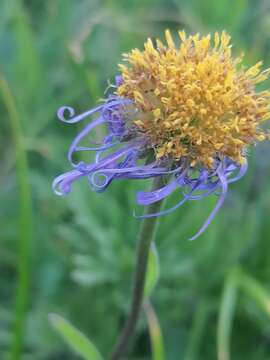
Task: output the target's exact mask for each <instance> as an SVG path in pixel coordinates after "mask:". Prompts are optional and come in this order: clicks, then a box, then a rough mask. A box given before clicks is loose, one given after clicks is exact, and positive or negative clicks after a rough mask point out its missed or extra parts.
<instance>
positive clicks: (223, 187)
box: [190, 170, 228, 240]
mask: <svg viewBox="0 0 270 360" xmlns="http://www.w3.org/2000/svg"><path fill="white" fill-rule="evenodd" d="M217 174H218V177H219V180H220V184H221V194H220V197H219V199H218V202H217V203H216V206H215V207H214V209H213V210H212V212H211V214H210V215H209V216H208V218H207V220H206V221H205V223H204V224H203V226H202V227H201V228H200V230H199V231H198V232H197V234H196V235H194V236H193V237H192V238H191V239H190V240H195V239H197V238H198V237H199V236H200V235H201V234H202V233H203V232H204V231H205V230H206V229H207V228H208V226H209V225H210V223H211V222H212V220H213V219H214V217H215V216H216V214H217V213H218V211H219V209H220V208H221V206H222V205H223V203H224V200H225V197H226V194H227V190H228V182H227V179H226V177H225V176H224V173H223V172H222V170H218V173H217Z"/></svg>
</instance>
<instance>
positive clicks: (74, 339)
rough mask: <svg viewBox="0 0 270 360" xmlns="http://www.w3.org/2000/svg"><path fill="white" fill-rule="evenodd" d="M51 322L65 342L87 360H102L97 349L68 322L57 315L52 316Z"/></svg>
mask: <svg viewBox="0 0 270 360" xmlns="http://www.w3.org/2000/svg"><path fill="white" fill-rule="evenodd" d="M50 321H51V323H52V325H53V327H54V328H55V330H57V332H58V333H59V334H60V335H61V336H62V337H63V339H64V340H65V342H66V343H67V344H68V345H69V346H70V347H71V348H72V349H73V351H75V352H76V353H77V354H79V355H80V356H81V357H82V358H83V359H85V360H102V357H101V355H100V353H99V352H98V350H97V349H96V347H95V346H94V345H93V344H92V343H91V342H90V340H88V339H87V338H86V337H85V335H83V334H82V333H81V332H80V331H79V330H77V329H76V328H75V327H74V326H72V325H71V324H70V323H69V322H68V321H67V320H65V319H64V318H62V317H61V316H59V315H56V314H50Z"/></svg>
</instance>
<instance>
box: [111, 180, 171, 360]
mask: <svg viewBox="0 0 270 360" xmlns="http://www.w3.org/2000/svg"><path fill="white" fill-rule="evenodd" d="M165 181H166V180H165V177H162V176H159V177H156V178H154V181H153V185H152V191H153V190H156V189H159V188H160V187H162V186H164V183H165ZM162 204H163V200H161V201H159V202H156V203H153V204H151V205H149V206H148V207H147V208H146V211H145V214H151V213H156V212H158V211H160V209H161V206H162ZM157 224H158V218H157V217H151V218H145V219H144V220H143V221H142V224H141V228H140V231H139V234H138V240H137V257H136V267H135V273H134V280H133V293H132V301H131V308H130V312H129V315H128V318H127V320H126V323H125V325H124V328H123V330H122V332H121V334H120V336H119V338H118V341H117V342H116V345H115V347H114V349H113V351H112V353H111V356H110V357H109V359H110V360H118V359H120V358H121V357H122V356H123V355H124V354H125V352H126V349H127V346H128V343H129V340H130V338H131V337H132V335H133V334H134V331H135V328H136V324H137V322H138V319H139V315H140V311H141V307H142V302H143V295H144V285H145V278H146V271H147V263H148V255H149V250H150V245H151V243H152V241H153V240H154V238H155V234H156V229H157Z"/></svg>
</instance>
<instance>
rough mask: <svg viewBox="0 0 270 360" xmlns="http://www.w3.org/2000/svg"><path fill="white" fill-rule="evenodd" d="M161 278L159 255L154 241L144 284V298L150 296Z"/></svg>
mask: <svg viewBox="0 0 270 360" xmlns="http://www.w3.org/2000/svg"><path fill="white" fill-rule="evenodd" d="M158 279H159V257H158V252H157V249H156V246H155V244H154V243H152V245H151V248H150V252H149V257H148V264H147V273H146V280H145V286H144V298H149V297H150V296H151V294H152V292H153V290H154V288H155V286H156V284H157V282H158Z"/></svg>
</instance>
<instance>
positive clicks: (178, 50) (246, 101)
mask: <svg viewBox="0 0 270 360" xmlns="http://www.w3.org/2000/svg"><path fill="white" fill-rule="evenodd" d="M165 36H166V42H167V44H166V45H164V44H163V43H162V42H161V41H160V40H157V41H156V46H154V45H153V43H152V41H151V39H148V40H147V42H146V43H145V45H144V50H143V51H140V50H138V49H134V50H132V51H131V52H130V53H129V54H125V55H124V60H126V61H127V62H128V65H127V66H125V65H122V64H121V65H119V66H120V70H121V72H122V77H123V82H122V84H121V85H120V86H119V87H118V89H117V95H119V96H122V97H126V98H129V99H132V100H133V101H134V103H135V105H136V108H137V109H138V111H137V114H136V118H135V119H134V123H135V124H136V127H137V129H138V131H139V132H141V133H142V134H144V135H145V136H147V138H148V139H149V142H150V144H151V146H152V147H153V148H154V150H155V156H156V158H157V159H159V158H162V157H171V158H173V159H175V160H178V159H180V158H181V157H183V156H184V157H186V158H187V159H188V160H189V161H190V163H191V164H192V165H195V164H202V165H204V166H207V167H211V165H212V163H213V159H214V158H215V157H217V156H219V157H222V156H228V157H230V158H231V159H232V160H234V161H236V162H238V163H242V162H243V161H244V157H243V155H244V149H245V147H246V146H247V145H249V144H253V143H255V142H256V141H261V140H263V139H264V138H265V133H264V132H263V130H261V129H260V128H259V125H260V124H261V123H262V122H263V121H265V120H267V119H268V118H270V113H269V104H270V92H269V91H261V92H256V90H255V86H256V84H258V83H260V82H262V81H264V80H266V79H267V78H268V76H269V74H270V69H267V70H264V71H261V66H262V63H261V62H258V63H257V64H256V65H254V66H253V67H251V68H250V69H245V68H244V67H243V65H241V63H242V57H237V58H233V57H232V55H231V45H230V37H229V36H228V35H227V34H226V33H225V32H222V34H221V35H219V34H218V33H216V34H215V35H214V38H213V39H211V36H210V35H208V36H202V37H201V36H200V35H199V34H196V35H194V36H188V37H187V36H186V34H185V33H184V32H179V37H180V40H181V42H180V45H179V46H176V45H175V43H174V41H173V39H172V37H171V34H170V32H169V31H168V30H167V31H166V32H165Z"/></svg>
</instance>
